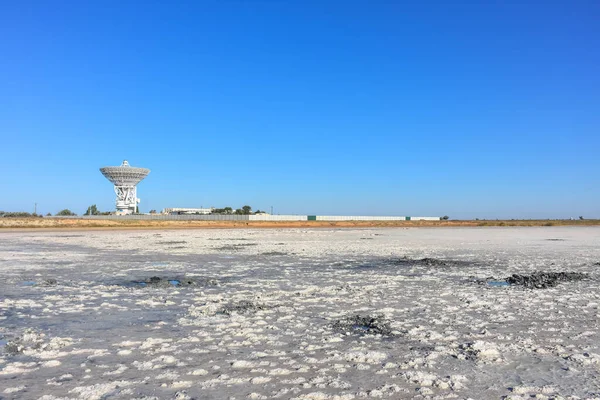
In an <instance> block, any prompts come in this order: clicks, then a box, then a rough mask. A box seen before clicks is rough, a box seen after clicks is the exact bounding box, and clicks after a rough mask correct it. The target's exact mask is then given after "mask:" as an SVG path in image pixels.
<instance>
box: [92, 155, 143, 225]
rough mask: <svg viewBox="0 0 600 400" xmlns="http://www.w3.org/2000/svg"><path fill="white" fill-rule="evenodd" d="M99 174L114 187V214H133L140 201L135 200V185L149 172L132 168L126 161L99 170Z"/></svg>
mask: <svg viewBox="0 0 600 400" xmlns="http://www.w3.org/2000/svg"><path fill="white" fill-rule="evenodd" d="M100 172H102V175H104V176H105V177H106V179H108V180H109V181H111V182H112V183H113V185H115V187H114V189H115V194H116V195H117V200H116V208H117V211H116V214H117V215H128V214H135V213H136V211H137V206H138V204H139V202H140V199H138V198H137V187H136V185H137V184H138V183H140V182H141V181H142V180H143V179H144V178H145V177H146V176H148V174H149V173H150V170H149V169H147V168H138V167H132V166H131V165H129V163H128V162H127V160H124V161H123V164H121V165H120V166H118V167H104V168H100Z"/></svg>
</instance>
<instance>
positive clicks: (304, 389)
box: [0, 227, 600, 399]
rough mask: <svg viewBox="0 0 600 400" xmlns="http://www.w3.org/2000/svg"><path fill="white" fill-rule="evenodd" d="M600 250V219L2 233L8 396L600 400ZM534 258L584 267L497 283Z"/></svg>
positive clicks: (2, 358)
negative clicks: (578, 223) (524, 281)
mask: <svg viewBox="0 0 600 400" xmlns="http://www.w3.org/2000/svg"><path fill="white" fill-rule="evenodd" d="M599 262H600V228H599V227H543V228H542V227H540V228H418V229H403V228H392V229H333V230H330V229H313V230H311V229H273V230H251V229H249V230H239V229H238V230H177V231H156V230H154V231H118V232H111V231H90V232H79V231H78V232H67V231H60V232H44V231H32V232H27V233H21V232H12V233H11V232H1V233H0V270H1V271H2V278H1V279H0V398H2V399H13V398H15V399H16V398H26V399H109V398H110V399H112V398H114V399H153V398H156V399H171V398H176V399H188V398H196V399H269V398H281V399H290V398H294V399H354V398H357V399H360V398H389V399H401V398H436V399H446V398H448V399H450V398H458V399H461V398H475V399H482V398H502V397H503V396H507V397H506V398H514V399H517V398H531V397H534V398H538V399H545V398H573V399H574V398H600V349H599V346H600V332H599V330H598V325H599V321H600V319H599V313H598V305H599V303H600V299H599V298H600V292H599V290H598V289H599V280H598V279H599V278H600V275H599V274H598V269H599V268H600V264H599ZM535 271H545V272H563V271H573V272H582V273H586V274H588V276H589V278H588V279H584V280H581V281H575V282H560V283H559V284H558V285H557V286H555V287H550V288H545V289H526V288H523V287H520V286H497V287H495V286H491V285H488V284H487V281H492V280H494V281H496V280H498V281H502V280H503V279H504V278H506V277H508V276H510V275H511V274H515V273H520V274H529V273H532V272H535ZM153 277H154V279H151V278H153Z"/></svg>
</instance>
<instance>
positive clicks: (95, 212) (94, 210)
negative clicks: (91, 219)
mask: <svg viewBox="0 0 600 400" xmlns="http://www.w3.org/2000/svg"><path fill="white" fill-rule="evenodd" d="M98 214H100V212H99V211H98V207H96V205H95V204H92V205H91V206H89V207H88V209H87V211H86V212H85V214H83V215H98Z"/></svg>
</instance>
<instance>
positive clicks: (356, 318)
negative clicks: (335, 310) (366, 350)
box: [331, 314, 393, 336]
mask: <svg viewBox="0 0 600 400" xmlns="http://www.w3.org/2000/svg"><path fill="white" fill-rule="evenodd" d="M331 328H332V329H333V330H335V331H337V332H340V333H353V334H357V335H382V336H392V335H393V333H392V327H391V326H390V321H388V320H387V319H386V318H384V317H383V316H382V315H359V314H356V315H350V316H348V317H345V318H342V319H340V320H337V321H335V322H334V323H332V324H331Z"/></svg>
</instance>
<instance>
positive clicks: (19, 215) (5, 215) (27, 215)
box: [0, 211, 41, 218]
mask: <svg viewBox="0 0 600 400" xmlns="http://www.w3.org/2000/svg"><path fill="white" fill-rule="evenodd" d="M32 217H33V218H35V217H41V215H38V214H36V213H28V212H24V211H16V212H15V211H0V218H32Z"/></svg>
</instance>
